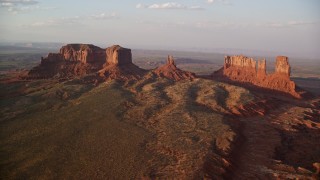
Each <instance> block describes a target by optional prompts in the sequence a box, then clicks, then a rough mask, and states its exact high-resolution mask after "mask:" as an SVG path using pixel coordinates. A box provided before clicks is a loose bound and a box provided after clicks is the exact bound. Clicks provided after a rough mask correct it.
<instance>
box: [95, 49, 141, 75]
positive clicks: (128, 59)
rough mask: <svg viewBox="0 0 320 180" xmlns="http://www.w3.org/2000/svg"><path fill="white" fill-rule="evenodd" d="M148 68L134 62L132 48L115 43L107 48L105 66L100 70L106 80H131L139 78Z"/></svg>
mask: <svg viewBox="0 0 320 180" xmlns="http://www.w3.org/2000/svg"><path fill="white" fill-rule="evenodd" d="M145 73H146V70H144V69H141V68H139V67H138V66H136V65H135V64H133V63H132V54H131V49H127V48H123V47H121V46H119V45H114V46H111V47H109V48H107V49H106V60H105V64H104V68H103V69H102V70H100V71H99V76H100V77H102V78H103V79H105V80H108V79H118V80H131V79H139V78H141V77H142V76H143V75H144V74H145Z"/></svg>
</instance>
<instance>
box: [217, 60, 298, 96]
mask: <svg viewBox="0 0 320 180" xmlns="http://www.w3.org/2000/svg"><path fill="white" fill-rule="evenodd" d="M290 69H291V68H290V64H289V59H288V57H285V56H278V57H277V58H276V66H275V72H274V73H272V74H267V73H266V60H265V59H262V60H258V63H257V61H255V60H254V59H253V58H248V57H246V56H242V55H240V56H226V57H225V60H224V67H223V68H221V69H220V70H218V71H216V72H214V73H213V74H212V76H213V78H217V79H222V80H226V81H231V82H236V83H241V84H246V85H254V86H258V87H261V88H265V89H269V90H274V91H278V92H282V93H287V94H290V95H292V96H293V97H296V98H301V95H300V94H299V93H298V92H297V91H296V85H295V83H294V82H293V81H291V80H290Z"/></svg>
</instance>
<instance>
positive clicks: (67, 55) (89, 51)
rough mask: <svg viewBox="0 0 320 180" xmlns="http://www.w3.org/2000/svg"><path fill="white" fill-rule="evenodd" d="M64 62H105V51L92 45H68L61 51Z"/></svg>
mask: <svg viewBox="0 0 320 180" xmlns="http://www.w3.org/2000/svg"><path fill="white" fill-rule="evenodd" d="M60 54H61V55H62V56H63V59H64V60H67V61H80V62H82V63H95V62H103V61H104V60H105V57H106V54H105V50H104V49H102V48H100V47H97V46H94V45H92V44H67V45H66V46H63V47H62V48H61V49H60Z"/></svg>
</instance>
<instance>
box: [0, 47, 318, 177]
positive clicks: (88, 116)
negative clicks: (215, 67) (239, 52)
mask: <svg viewBox="0 0 320 180" xmlns="http://www.w3.org/2000/svg"><path fill="white" fill-rule="evenodd" d="M118 50H119V53H120V52H121V50H122V49H118ZM107 52H108V51H107ZM117 52H118V51H117ZM125 53H127V52H125ZM52 56H54V57H55V58H56V57H57V56H56V55H52ZM119 57H120V56H119ZM49 60H50V57H49ZM49 60H48V61H49ZM112 60H114V59H112ZM42 61H45V60H42ZM108 61H111V60H108ZM222 61H223V60H222ZM42 63H43V62H42ZM130 63H131V62H130ZM119 64H120V62H119ZM66 66H67V65H64V64H63V67H62V65H61V66H60V65H59V67H58V68H60V70H61V69H62V70H64V71H65V70H66V69H63V68H65V67H66ZM45 67H46V66H43V67H42V66H39V67H38V68H35V69H34V71H33V72H32V73H33V74H31V75H32V77H39V76H40V75H43V74H41V73H44V72H45V73H47V72H48V71H46V70H43V69H42V68H45ZM70 67H71V66H70ZM163 67H164V68H159V69H157V70H155V71H152V72H151V71H141V72H140V70H139V69H135V68H136V66H133V65H131V64H130V70H129V69H128V68H127V67H126V68H121V67H117V68H115V67H114V66H111V65H110V64H107V65H105V66H104V69H103V70H102V71H99V78H100V79H99V80H96V79H95V78H96V77H97V74H95V73H88V74H85V75H81V76H79V75H77V76H73V77H72V78H69V77H68V78H61V77H59V78H34V79H32V78H29V79H28V78H20V77H21V72H19V71H16V72H11V73H8V74H6V75H2V76H1V83H0V86H1V88H0V90H1V104H0V106H1V119H0V124H1V125H0V156H1V158H0V174H1V175H0V176H1V179H143V178H146V179H157V178H160V179H173V178H175V179H317V178H318V176H319V169H320V167H319V166H320V164H319V163H320V141H319V139H320V119H319V114H320V97H319V94H317V93H316V92H320V91H318V90H320V85H319V82H320V81H319V80H317V79H315V80H314V79H313V80H312V82H309V81H307V80H304V79H303V78H300V79H299V78H298V79H297V81H296V82H297V84H298V85H300V87H302V88H305V89H306V90H310V91H311V92H313V94H312V95H311V94H307V95H306V97H303V98H300V99H297V98H293V97H291V96H286V95H282V94H277V93H270V92H268V91H261V90H260V89H255V88H252V87H247V86H245V87H241V86H239V85H232V83H231V84H230V83H227V82H222V81H220V79H214V78H211V77H209V76H200V77H196V76H195V75H194V74H192V73H190V72H185V71H183V70H180V69H178V68H177V67H176V66H175V63H174V62H173V60H172V61H171V59H170V58H168V64H167V65H164V66H163ZM68 68H69V67H68ZM72 68H79V69H80V71H81V72H82V71H85V70H88V69H81V68H83V67H78V65H77V66H73V65H72ZM84 68H87V67H84ZM132 69H134V71H132ZM68 70H69V69H68ZM72 70H74V69H72ZM90 70H91V69H90ZM61 72H62V71H61ZM61 72H60V74H59V76H61ZM72 72H76V71H72ZM77 72H78V71H77ZM126 72H127V73H129V75H130V77H128V76H126V75H125V73H126ZM22 73H23V72H22ZM134 73H137V74H134ZM159 74H160V75H159ZM45 75H46V76H47V75H48V74H45ZM101 76H102V77H103V78H105V79H102V80H101ZM110 77H115V78H114V79H113V78H110ZM171 77H174V78H176V79H174V78H173V79H172V78H171ZM117 78H119V79H117ZM177 78H178V79H177Z"/></svg>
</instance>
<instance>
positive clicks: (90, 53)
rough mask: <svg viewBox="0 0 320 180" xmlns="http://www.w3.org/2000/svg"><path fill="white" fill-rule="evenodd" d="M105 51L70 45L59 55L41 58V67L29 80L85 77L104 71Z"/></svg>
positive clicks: (52, 54) (34, 70)
mask: <svg viewBox="0 0 320 180" xmlns="http://www.w3.org/2000/svg"><path fill="white" fill-rule="evenodd" d="M105 58H106V55H105V50H104V49H102V48H99V47H97V46H94V45H91V44H68V45H66V46H63V47H62V48H61V49H60V52H59V53H49V54H48V56H47V57H44V58H43V57H42V58H41V63H40V65H38V66H36V67H34V68H33V69H31V70H30V71H29V73H28V77H27V78H31V79H38V78H41V79H42V78H51V77H55V76H56V77H69V76H83V75H85V74H89V73H93V72H96V71H98V70H99V69H102V67H103V64H104V62H105Z"/></svg>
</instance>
